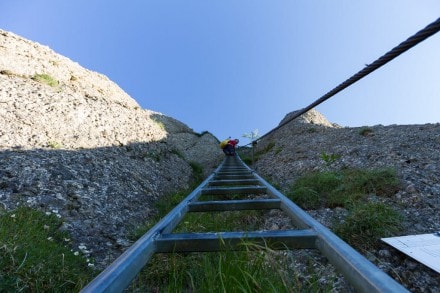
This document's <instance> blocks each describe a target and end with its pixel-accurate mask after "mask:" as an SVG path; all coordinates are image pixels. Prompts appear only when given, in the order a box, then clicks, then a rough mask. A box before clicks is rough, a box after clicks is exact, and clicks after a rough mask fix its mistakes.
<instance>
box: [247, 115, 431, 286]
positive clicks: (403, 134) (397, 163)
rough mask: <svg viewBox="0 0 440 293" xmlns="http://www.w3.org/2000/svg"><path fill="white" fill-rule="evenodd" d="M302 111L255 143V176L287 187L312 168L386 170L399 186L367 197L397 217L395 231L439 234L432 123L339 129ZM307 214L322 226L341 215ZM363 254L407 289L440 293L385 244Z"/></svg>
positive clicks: (425, 271)
mask: <svg viewBox="0 0 440 293" xmlns="http://www.w3.org/2000/svg"><path fill="white" fill-rule="evenodd" d="M288 116H289V114H288V115H286V117H288ZM303 116H304V117H299V118H298V120H293V121H292V122H290V123H288V124H287V125H286V126H285V127H282V128H280V129H279V130H278V131H276V132H275V133H273V134H271V135H269V136H268V137H266V138H264V139H263V140H262V141H261V142H260V143H259V144H258V150H260V152H261V151H262V154H261V155H260V156H259V160H258V161H257V162H256V166H255V168H256V170H257V172H258V173H259V174H260V175H262V176H264V177H265V178H267V179H268V180H269V181H271V182H273V183H275V184H277V185H278V186H280V189H281V190H282V191H284V192H286V191H287V190H288V188H289V186H290V185H291V184H292V183H293V182H294V181H295V180H296V179H297V178H298V177H300V176H302V175H304V174H306V173H309V172H313V171H330V170H341V169H344V168H360V169H377V168H382V167H391V168H393V169H395V170H396V171H397V174H398V177H399V180H400V189H399V190H398V191H397V192H396V193H395V194H394V195H393V196H392V197H390V198H384V197H378V196H376V195H374V194H371V195H369V198H370V200H372V201H384V202H386V203H387V204H389V205H391V206H392V207H394V208H395V209H396V210H398V211H399V212H400V213H401V214H402V215H403V216H404V222H403V226H404V230H403V231H402V232H401V234H400V235H415V234H424V233H434V232H437V231H440V214H439V210H440V149H439V147H438V146H439V145H440V124H439V123H437V124H425V125H390V126H383V125H376V126H369V127H355V128H348V127H345V128H344V127H339V126H335V125H333V124H332V123H329V122H328V121H327V120H326V119H325V118H324V117H323V116H322V115H321V114H319V113H318V112H316V111H315V110H312V111H310V112H308V113H306V114H304V115H303ZM285 119H286V118H285ZM268 145H271V147H268ZM265 149H266V150H268V151H267V152H264V151H263V150H265ZM323 153H324V154H327V155H329V156H330V155H332V154H334V155H336V156H335V160H334V161H333V162H331V163H330V164H329V162H328V161H327V162H326V161H325V160H324V159H323V157H322V154H323ZM308 212H309V213H310V214H311V215H312V216H313V217H315V218H316V219H318V220H319V221H321V223H322V224H324V225H326V226H327V227H329V228H332V226H333V224H334V223H335V222H340V221H343V220H344V217H345V216H346V215H347V210H346V209H344V208H340V207H338V208H334V209H329V208H322V209H319V210H309V211H308ZM400 235H395V236H400ZM362 253H364V254H365V255H366V256H367V257H368V258H369V259H371V260H372V261H373V262H374V263H376V265H378V266H379V267H380V268H381V269H383V270H384V271H386V272H387V273H388V274H389V275H391V276H393V277H394V278H395V279H396V280H398V281H399V282H400V283H402V284H404V285H405V286H406V287H407V288H408V289H410V290H411V291H413V292H439V291H440V277H439V275H438V273H436V272H434V271H433V270H431V269H429V268H427V267H426V266H424V265H422V264H420V263H418V262H417V261H415V260H413V259H411V258H410V257H408V256H406V255H404V254H402V253H400V252H399V251H397V250H395V249H394V248H392V247H390V246H388V245H385V244H383V245H382V246H381V248H380V249H379V250H377V251H364V252H362Z"/></svg>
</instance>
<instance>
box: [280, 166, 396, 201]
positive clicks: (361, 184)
mask: <svg viewBox="0 0 440 293" xmlns="http://www.w3.org/2000/svg"><path fill="white" fill-rule="evenodd" d="M398 190H399V180H398V178H397V175H396V171H395V170H393V169H390V168H385V169H377V170H359V169H346V170H342V171H335V172H314V173H310V174H306V175H304V176H302V177H300V178H298V179H297V180H296V181H295V183H294V184H293V185H292V186H291V187H290V189H289V190H288V191H287V192H286V195H287V196H288V197H289V198H290V199H291V200H292V201H294V202H295V203H297V204H298V205H300V206H301V207H302V208H304V209H318V208H321V207H330V208H333V207H337V206H341V207H346V206H348V205H350V204H353V203H355V202H358V201H359V200H362V199H363V198H365V196H366V195H367V194H371V193H374V194H376V195H378V196H383V197H390V196H392V195H394V194H395V193H396V191H398Z"/></svg>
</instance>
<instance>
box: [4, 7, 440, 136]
mask: <svg viewBox="0 0 440 293" xmlns="http://www.w3.org/2000/svg"><path fill="white" fill-rule="evenodd" d="M439 17H440V1H438V0H421V1H414V0H387V1H383V0H363V1H360V0H359V1H352V0H334V1H328V0H327V1H326V0H320V1H318V0H295V1H294V0H290V1H287V0H272V1H262V0H261V1H257V0H244V1H240V0H222V1H208V0H198V1H196V0H187V1H184V0H175V1H172V0H160V1H159V0H154V1H153V0H151V1H149V0H133V1H127V0H125V1H109V0H95V1H94V0H75V1H59V0H27V1H26V0H1V1H0V28H1V29H4V30H7V31H11V32H14V33H16V34H18V35H21V36H23V37H25V38H27V39H30V40H32V41H35V42H38V43H40V44H43V45H47V46H49V47H50V48H51V49H53V50H54V51H56V52H57V53H59V54H61V55H64V56H66V57H68V58H70V59H72V60H73V61H75V62H78V63H79V64H80V65H82V66H83V67H85V68H87V69H90V70H93V71H97V72H99V73H102V74H104V75H106V76H108V77H109V78H110V79H111V80H112V81H114V82H116V83H117V84H118V85H119V86H120V87H121V88H122V89H123V90H124V91H126V92H127V93H128V94H129V95H130V96H131V97H132V98H134V99H135V100H136V101H137V102H138V103H139V104H140V105H141V107H142V108H145V109H151V110H154V111H158V112H161V113H163V114H166V115H169V116H172V117H174V118H176V119H178V120H180V121H182V122H184V123H185V124H187V125H188V126H189V127H191V128H193V129H194V131H196V132H202V131H205V130H208V131H210V132H211V133H213V134H214V135H215V136H217V138H219V139H220V140H222V139H223V138H224V137H227V136H232V137H238V138H241V136H242V134H243V133H249V132H251V131H252V130H254V129H258V130H259V133H260V134H261V135H262V134H264V133H266V132H268V131H269V130H271V129H272V128H274V127H275V126H277V125H278V123H279V122H280V120H281V119H282V118H283V117H284V115H285V114H287V113H288V112H291V111H294V110H297V109H301V108H303V107H305V106H307V105H309V104H310V103H312V102H313V101H315V100H316V99H318V98H319V97H321V96H322V95H324V94H325V93H327V92H328V91H329V90H331V89H333V88H334V87H335V86H337V85H338V84H340V83H341V82H343V81H345V80H346V79H347V78H349V77H350V76H351V75H353V74H354V73H356V72H357V71H359V70H360V69H362V68H363V67H364V66H365V64H369V63H371V62H373V61H374V60H376V59H377V58H378V57H380V56H382V55H383V54H384V53H386V52H387V51H389V50H390V49H391V48H393V47H394V46H396V45H398V44H399V43H401V42H402V41H404V40H406V39H407V38H408V37H409V36H411V35H413V34H414V33H416V32H417V31H419V30H420V29H422V28H424V27H425V26H426V25H428V24H430V23H431V22H433V21H435V20H436V19H438V18H439ZM317 110H318V111H320V112H321V113H322V114H323V115H324V116H326V117H327V119H329V120H330V121H331V122H335V123H338V124H340V125H342V126H352V127H354V126H365V125H376V124H383V125H389V124H424V123H435V122H440V115H439V112H440V111H439V110H440V33H438V34H436V35H434V36H432V37H431V38H429V39H427V40H425V41H424V42H423V43H421V44H419V45H417V46H416V47H414V48H413V49H411V50H410V51H408V52H406V53H404V54H403V55H401V56H400V57H398V58H397V59H395V60H394V61H392V62H390V63H388V64H387V65H385V66H384V67H382V68H381V69H379V70H377V71H375V72H374V73H372V74H370V75H369V76H367V77H366V78H364V79H362V80H360V81H359V82H357V83H356V84H354V85H352V86H351V87H349V88H348V89H346V90H344V91H343V92H341V93H339V94H337V95H336V96H335V97H333V98H331V99H330V100H328V101H326V102H325V103H323V104H321V105H320V106H318V108H317ZM242 142H246V140H245V139H244V140H242Z"/></svg>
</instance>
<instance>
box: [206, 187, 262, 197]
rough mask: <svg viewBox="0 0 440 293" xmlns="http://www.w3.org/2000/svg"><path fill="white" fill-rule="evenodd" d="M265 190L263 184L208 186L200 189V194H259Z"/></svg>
mask: <svg viewBox="0 0 440 293" xmlns="http://www.w3.org/2000/svg"><path fill="white" fill-rule="evenodd" d="M266 190H267V188H266V187H265V186H237V187H209V188H204V189H202V193H201V194H202V195H206V194H261V193H266Z"/></svg>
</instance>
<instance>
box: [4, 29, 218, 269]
mask: <svg viewBox="0 0 440 293" xmlns="http://www.w3.org/2000/svg"><path fill="white" fill-rule="evenodd" d="M0 125H1V127H0V203H1V204H0V209H8V210H9V209H13V208H14V207H16V206H17V205H19V204H25V205H28V206H32V207H35V208H37V209H40V210H42V211H44V212H48V213H49V212H50V213H56V214H57V215H58V216H59V217H60V218H62V220H63V221H64V223H65V224H64V227H63V228H64V229H66V230H68V231H69V232H70V233H71V234H72V246H73V248H74V249H77V247H78V246H81V247H82V248H83V251H84V252H85V253H86V254H88V255H90V256H91V257H93V258H94V259H95V260H96V265H97V266H100V267H102V266H104V265H108V264H109V262H110V261H112V260H113V259H114V258H115V257H116V256H117V255H119V254H120V253H121V251H122V250H123V249H125V247H126V246H127V245H128V244H129V243H128V242H127V240H126V239H127V233H129V231H130V230H131V229H132V228H133V227H134V226H136V225H139V224H141V223H142V222H144V221H145V220H147V219H149V218H150V217H151V216H152V215H153V214H154V212H155V211H154V209H152V206H153V203H154V202H155V201H156V200H157V199H158V198H159V197H160V196H163V195H164V194H167V193H170V192H174V191H176V190H180V189H183V188H188V187H189V186H190V184H192V182H193V178H194V174H193V173H194V170H193V168H192V167H191V165H193V166H194V163H197V164H199V165H200V166H203V171H204V175H206V174H208V173H210V172H212V170H213V168H214V167H216V166H217V165H218V163H219V162H220V160H221V159H222V156H221V151H220V150H219V148H218V140H217V138H215V137H214V136H212V135H211V134H210V133H204V134H197V133H194V132H193V130H192V129H191V128H189V127H188V126H186V125H185V124H184V123H182V122H179V121H177V120H175V119H173V118H171V117H167V116H165V115H162V114H161V113H157V112H154V111H150V110H145V109H142V108H141V107H140V106H139V105H138V104H137V102H136V101H135V100H133V99H132V98H131V97H129V96H128V95H127V94H126V93H125V92H124V91H123V90H122V89H121V88H119V87H118V86H117V85H116V84H115V83H113V82H112V81H110V80H109V79H108V78H107V77H105V76H104V75H102V74H99V73H96V72H92V71H90V70H87V69H85V68H83V67H81V66H80V65H79V64H77V63H75V62H72V61H71V60H69V59H68V58H65V57H63V56H61V55H59V54H57V53H55V52H54V51H52V50H51V49H49V48H48V47H46V46H42V45H40V44H37V43H34V42H32V41H29V40H26V39H24V38H22V37H20V36H17V35H15V34H13V33H10V32H6V31H2V30H0Z"/></svg>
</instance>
